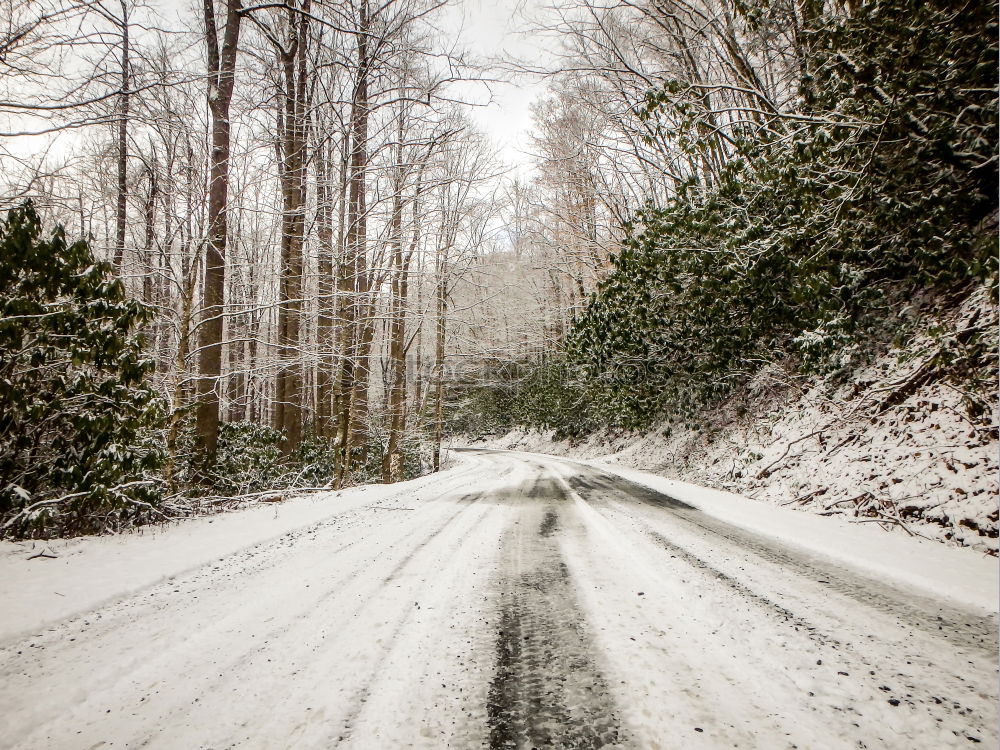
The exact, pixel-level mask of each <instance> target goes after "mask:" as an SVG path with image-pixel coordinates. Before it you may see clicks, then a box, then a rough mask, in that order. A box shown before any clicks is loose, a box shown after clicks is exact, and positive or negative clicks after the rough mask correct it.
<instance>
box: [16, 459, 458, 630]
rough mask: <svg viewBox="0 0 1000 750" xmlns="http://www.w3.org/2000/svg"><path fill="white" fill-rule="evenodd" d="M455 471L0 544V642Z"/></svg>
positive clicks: (408, 491) (434, 480) (412, 490)
mask: <svg viewBox="0 0 1000 750" xmlns="http://www.w3.org/2000/svg"><path fill="white" fill-rule="evenodd" d="M453 466H454V468H451V469H449V470H448V471H446V472H442V473H440V474H437V475H433V474H431V475H428V476H424V477H420V478H418V479H414V480H412V481H409V482H401V483H398V484H394V485H367V486H363V487H354V488H350V489H347V490H342V491H339V492H321V493H314V494H310V495H305V496H300V497H295V498H290V499H288V500H285V501H284V502H280V503H267V504H259V505H254V506H251V507H249V508H246V509H243V510H239V511H233V512H230V513H221V514H219V515H214V516H211V517H203V518H194V519H185V520H181V521H177V522H174V523H170V524H166V525H162V526H146V527H143V528H140V529H139V530H137V531H135V532H131V533H126V534H120V535H116V536H102V537H77V538H73V539H56V540H51V541H46V542H40V541H25V542H0V602H3V605H2V609H0V643H4V642H7V641H8V640H11V639H15V638H18V637H19V636H24V635H27V634H31V633H37V632H38V631H39V630H41V629H42V628H44V627H45V626H47V625H49V624H52V623H55V622H58V621H60V620H63V619H65V618H67V617H70V616H73V615H76V614H80V613H83V612H87V611H89V610H91V609H95V608H97V607H100V606H102V605H104V604H106V603H108V602H111V601H115V600H118V599H121V598H124V597H126V596H129V595H131V594H133V593H135V592H136V591H139V590H141V589H144V588H146V587H148V586H152V585H154V584H157V583H160V582H162V581H164V580H166V579H169V578H173V577H175V576H180V575H183V574H185V573H187V572H189V571H192V570H194V569H196V568H199V567H201V566H203V565H207V564H209V563H212V562H214V561H216V560H219V559H220V558H223V557H225V556H226V555H230V554H232V553H234V552H237V551H239V550H242V549H245V548H248V547H253V546H255V545H258V544H262V543H265V542H268V541H270V540H273V539H276V538H278V537H281V536H284V535H286V534H288V533H290V532H293V531H295V530H297V529H301V528H303V527H306V526H310V525H312V524H315V523H318V522H321V521H323V520H325V519H328V518H330V517H331V516H336V515H338V514H340V513H344V512H347V511H350V510H354V509H357V508H362V507H365V506H371V505H374V504H376V503H382V502H386V501H389V500H391V499H393V498H397V497H399V496H404V495H412V494H413V493H414V492H416V491H418V490H419V489H420V488H422V487H424V486H425V485H426V484H428V483H431V482H437V481H438V480H439V478H440V477H442V476H447V475H448V474H449V473H451V472H454V471H456V470H457V469H458V468H459V467H460V466H461V463H460V462H455V463H454V464H453ZM40 554H41V556H39V555H40ZM49 555H54V557H50V556H49Z"/></svg>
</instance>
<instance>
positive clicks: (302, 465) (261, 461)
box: [184, 422, 337, 497]
mask: <svg viewBox="0 0 1000 750" xmlns="http://www.w3.org/2000/svg"><path fill="white" fill-rule="evenodd" d="M282 440H283V435H282V433H281V431H280V430H276V429H274V428H273V427H268V426H266V425H261V424H256V423H254V422H228V423H223V424H221V425H219V444H218V448H217V450H216V457H215V463H214V464H213V465H212V467H211V468H210V469H208V470H206V469H204V468H203V467H197V466H195V465H194V464H193V462H194V461H195V460H196V458H197V456H196V453H195V452H194V451H191V452H190V454H189V459H188V464H189V466H188V467H187V473H186V476H190V477H195V476H197V477H198V478H199V479H200V483H201V489H202V490H207V491H209V492H211V493H217V494H220V495H227V496H232V497H236V496H239V495H247V494H251V493H255V492H265V491H267V490H284V489H294V488H296V487H325V486H327V485H329V484H330V483H331V482H332V481H333V479H334V477H335V476H336V472H337V460H336V451H335V450H334V446H333V445H332V444H331V443H330V442H329V441H328V440H325V439H323V438H320V437H316V436H315V435H306V436H305V438H304V439H303V440H302V443H301V444H300V445H299V446H298V448H296V449H295V450H294V451H292V452H291V453H289V454H287V455H285V454H283V453H282V452H281V443H282ZM184 442H185V444H193V442H194V436H193V429H192V426H189V427H188V430H187V431H186V433H185V440H184Z"/></svg>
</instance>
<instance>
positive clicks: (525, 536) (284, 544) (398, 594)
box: [0, 451, 998, 749]
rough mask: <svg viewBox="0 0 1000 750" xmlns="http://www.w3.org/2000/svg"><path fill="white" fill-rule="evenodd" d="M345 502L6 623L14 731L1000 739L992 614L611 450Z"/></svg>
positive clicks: (38, 740)
mask: <svg viewBox="0 0 1000 750" xmlns="http://www.w3.org/2000/svg"><path fill="white" fill-rule="evenodd" d="M345 494H346V493H345ZM324 502H326V503H329V512H326V511H323V512H322V513H321V514H319V515H317V516H316V517H315V518H313V517H312V516H309V514H307V516H308V517H304V520H303V522H302V524H301V525H299V526H297V527H295V528H292V529H291V530H284V531H283V533H282V534H281V535H280V536H277V537H276V538H265V539H263V540H257V541H255V542H254V543H252V544H249V545H248V546H243V547H242V548H238V549H237V548H236V547H237V546H238V545H235V543H232V544H231V545H230V547H231V548H225V549H224V550H223V551H222V552H219V553H215V554H212V553H211V550H209V551H208V552H206V551H205V550H204V549H202V550H201V552H200V553H199V554H200V555H201V557H200V558H198V560H197V561H195V562H192V563H191V564H192V565H194V567H193V568H192V567H191V565H188V566H187V567H186V569H185V568H181V569H179V570H183V572H180V573H178V574H177V575H175V576H174V577H173V578H172V579H169V580H165V581H159V582H155V583H154V582H152V581H150V585H146V586H145V587H140V588H139V589H138V590H136V589H135V587H134V585H133V586H131V587H130V588H129V590H127V591H125V590H123V591H121V592H120V594H121V595H120V596H119V597H118V598H117V599H114V598H113V597H105V598H111V599H113V600H112V601H110V602H105V603H103V604H101V605H100V606H96V607H95V608H91V609H88V610H87V611H85V612H83V613H82V614H77V615H73V616H63V617H62V619H60V620H59V621H58V622H54V623H50V624H49V625H46V626H45V627H37V628H35V629H34V630H33V632H32V633H31V634H30V635H28V636H27V637H25V636H24V635H23V634H18V635H16V636H14V635H9V637H7V638H6V640H5V641H3V642H2V643H0V747H3V748H40V747H44V748H137V747H149V748H216V749H220V748H231V747H245V748H293V747H294V748H330V747H353V748H372V749H381V748H397V747H424V748H439V747H458V748H466V747H468V748H478V747H484V748H549V747H551V748H604V747H611V748H613V747H622V748H626V747H629V748H631V747H635V748H698V747H704V748H719V747H740V748H768V749H771V748H796V747H797V748H907V749H910V748H934V749H937V748H945V747H967V746H972V745H975V744H979V743H983V744H984V746H989V747H995V746H996V745H997V741H998V737H997V722H998V711H997V698H998V696H997V618H996V616H995V613H994V612H989V611H987V610H986V609H984V608H982V607H979V606H976V605H975V604H974V603H971V602H966V603H963V602H962V601H960V600H958V599H955V598H946V597H942V596H939V595H937V594H935V593H933V591H932V589H931V588H928V589H927V590H921V589H919V588H916V587H914V586H909V585H905V584H904V583H899V582H896V581H893V580H891V579H889V578H886V576H883V575H880V574H876V573H875V572H873V571H872V570H865V569H864V568H862V567H859V566H855V565H848V564H845V563H843V562H840V561H837V560H836V559H835V558H834V557H831V556H828V555H825V554H820V553H811V552H809V551H808V549H806V548H804V547H802V546H800V545H796V544H792V543H789V542H788V541H787V540H783V539H780V538H778V537H776V536H774V535H768V534H766V533H762V532H761V531H760V530H759V529H754V528H752V524H749V525H748V524H742V525H741V524H735V523H732V522H729V521H727V520H726V519H724V518H720V517H718V515H712V514H710V513H706V512H704V511H703V510H702V509H699V508H698V507H697V506H696V505H693V504H691V503H689V502H685V501H684V500H683V499H682V498H677V497H672V496H670V495H666V494H661V493H659V492H657V491H655V490H653V489H650V488H649V487H647V486H644V485H643V484H639V483H636V482H632V481H630V480H628V479H625V478H622V477H621V476H618V475H616V474H612V473H610V472H609V471H607V470H605V469H602V468H596V467H593V466H585V465H582V464H578V463H574V462H569V461H560V460H556V459H548V458H544V457H539V456H532V455H527V454H517V453H507V452H493V451H469V452H463V454H462V457H461V460H460V461H459V463H458V465H457V466H456V467H455V468H453V469H452V470H450V471H447V472H444V473H442V474H440V475H435V476H432V477H427V478H424V479H422V480H418V482H416V483H410V484H407V485H401V486H400V487H399V488H396V489H381V488H380V489H379V490H378V491H372V492H371V493H370V495H369V496H368V497H367V498H365V497H363V496H361V495H359V494H357V493H355V494H354V495H351V496H350V498H340V499H338V498H335V497H330V498H329V499H327V500H325V501H324ZM309 513H314V511H309ZM234 528H235V527H234ZM234 533H235V531H234ZM183 538H184V537H183V535H181V534H178V535H177V539H178V540H183ZM866 538H867V537H866ZM203 542H204V544H208V543H209V542H210V537H204V540H203ZM157 543H158V545H159V547H157V549H158V550H162V548H163V547H164V545H165V544H169V543H170V537H169V535H167V536H165V537H164V538H163V539H160V540H157ZM178 544H181V542H180V541H178ZM132 549H134V551H135V554H137V555H141V554H142V546H141V544H137V545H133V547H132ZM151 549H152V547H151ZM942 549H943V548H942ZM950 552H955V553H959V552H961V551H959V550H953V551H950ZM157 554H160V552H157ZM961 559H962V560H963V561H964V560H967V559H969V558H967V557H966V558H961ZM10 560H11V558H10V556H8V557H7V558H4V561H3V562H2V563H0V577H3V576H5V575H8V577H10V576H14V577H15V578H16V575H17V570H15V567H16V566H14V564H13V563H11V562H10ZM209 560H210V562H205V561H209ZM16 562H17V564H18V565H23V561H22V560H17V561H16ZM48 562H49V561H47V560H45V559H41V560H34V561H32V562H31V564H32V565H44V564H47V563H48ZM201 563H204V564H201ZM991 563H995V561H988V562H984V563H983V564H982V565H979V567H977V566H976V565H972V566H971V568H970V570H973V571H979V570H981V571H989V573H990V574H993V573H992V571H991V568H990V567H989V566H990V564H991ZM137 565H141V561H139V560H137ZM977 565H978V561H977ZM5 567H7V568H9V569H8V570H5ZM960 567H961V566H960ZM95 569H96V568H95ZM81 571H83V572H85V571H86V560H83V559H82V560H81V565H80V568H79V569H78V570H77V571H76V572H75V575H77V576H79V575H80V574H81ZM66 575H67V576H69V577H70V578H71V576H72V574H71V572H70V571H67V573H66ZM984 575H986V573H984ZM41 580H45V581H46V582H49V579H44V578H43V579H41ZM154 580H155V579H154ZM111 588H113V586H112V587H111ZM4 596H5V597H6V598H7V602H6V603H0V624H2V623H3V620H4V617H5V614H4V612H5V609H7V608H9V609H7V611H11V612H13V611H21V610H18V609H17V605H18V602H16V601H14V599H16V598H17V597H18V596H19V594H18V593H17V591H15V590H13V589H11V588H8V589H5V590H4ZM24 596H25V597H29V600H30V595H29V594H28V593H25V594H24ZM30 601H33V600H30ZM82 601H83V600H82V599H81V602H82ZM94 604H95V605H96V604H98V602H96V601H95V602H94ZM21 609H22V610H23V607H22V608H21ZM37 621H38V622H43V621H45V618H44V617H41V615H40V616H39V619H38V620H37ZM25 622H28V620H25Z"/></svg>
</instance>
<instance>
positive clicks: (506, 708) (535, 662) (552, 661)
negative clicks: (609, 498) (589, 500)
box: [487, 478, 624, 750]
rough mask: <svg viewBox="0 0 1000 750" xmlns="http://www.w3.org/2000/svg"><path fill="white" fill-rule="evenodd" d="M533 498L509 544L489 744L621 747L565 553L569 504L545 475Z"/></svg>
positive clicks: (507, 747)
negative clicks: (563, 525) (561, 537)
mask: <svg viewBox="0 0 1000 750" xmlns="http://www.w3.org/2000/svg"><path fill="white" fill-rule="evenodd" d="M527 495H528V498H527V499H526V500H524V501H522V502H524V507H525V510H524V512H523V513H522V514H521V520H520V521H519V522H518V523H517V524H516V525H515V527H514V529H513V530H511V531H510V532H508V533H507V535H506V536H505V538H504V542H503V550H504V551H503V556H502V557H503V559H505V560H506V561H507V563H506V565H507V569H506V570H505V571H504V574H503V579H502V582H501V584H500V589H501V595H500V618H499V620H500V621H499V628H498V635H497V643H496V653H497V656H496V659H497V661H496V671H495V674H494V677H493V680H492V682H491V684H490V691H489V697H488V702H487V721H488V725H489V747H490V748H491V750H512V749H515V748H545V747H558V748H567V749H568V748H580V749H583V748H586V749H588V750H589V749H591V748H593V749H594V750H596V749H597V748H604V747H616V746H620V743H622V741H623V736H624V733H623V730H622V729H621V727H620V722H619V720H618V716H617V714H616V710H615V706H614V701H613V698H612V695H611V692H610V690H609V686H608V684H607V682H606V680H605V679H604V677H603V676H602V674H601V672H600V670H599V669H598V667H597V665H596V663H595V658H594V655H593V646H592V643H591V639H590V637H589V634H588V632H587V625H586V623H585V622H584V619H583V616H582V614H581V612H580V608H579V604H578V602H577V598H576V593H575V591H574V587H573V583H572V581H571V580H570V575H569V569H568V567H567V566H566V563H565V562H564V560H563V559H562V555H561V553H560V551H559V541H558V532H559V519H560V509H559V508H560V505H562V506H564V507H568V502H567V501H568V498H567V497H566V496H565V494H564V493H563V491H562V489H561V488H560V487H559V486H558V484H557V483H556V482H554V481H552V480H551V479H548V478H539V479H538V480H537V481H536V482H535V483H534V485H533V486H532V487H531V489H530V490H529V491H528V493H527ZM552 499H555V501H556V502H555V503H553V504H549V505H547V506H544V507H543V506H542V505H541V504H540V503H538V500H547V501H549V502H550V503H551V501H552ZM542 511H544V512H543V513H542ZM540 513H541V518H540V520H539V519H538V516H539V514H540Z"/></svg>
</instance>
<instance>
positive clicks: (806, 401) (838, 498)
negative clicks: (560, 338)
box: [476, 295, 1000, 555]
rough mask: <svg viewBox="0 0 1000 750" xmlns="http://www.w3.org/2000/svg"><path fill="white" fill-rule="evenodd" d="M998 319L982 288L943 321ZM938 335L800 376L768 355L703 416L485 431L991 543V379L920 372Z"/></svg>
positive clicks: (986, 547)
mask: <svg viewBox="0 0 1000 750" xmlns="http://www.w3.org/2000/svg"><path fill="white" fill-rule="evenodd" d="M995 319H996V308H995V307H994V306H993V305H992V303H990V302H989V300H988V299H987V298H985V297H983V296H981V295H980V296H975V295H974V296H973V297H972V298H971V299H970V300H969V301H968V302H967V304H966V305H965V306H963V307H962V308H961V309H960V310H959V311H958V312H957V313H955V314H954V316H953V319H951V320H949V321H948V326H949V328H950V329H952V330H954V331H962V330H971V329H972V328H974V327H976V328H981V327H982V326H988V325H990V324H991V323H990V321H994V322H995ZM954 337H955V338H960V337H959V336H957V334H956V335H955V336H954ZM938 347H939V343H938V342H937V341H936V340H935V339H934V338H933V337H932V336H931V335H930V334H922V335H920V336H915V337H914V338H913V340H912V341H911V342H910V346H909V347H908V349H907V350H906V351H903V350H900V349H894V350H890V351H887V352H885V353H884V354H882V355H881V356H879V357H877V358H875V360H874V361H873V362H872V363H871V364H870V365H868V366H866V367H863V368H860V369H858V370H856V371H855V372H853V373H852V374H851V376H850V378H848V379H847V380H846V381H834V380H832V379H825V378H820V377H812V378H804V377H799V376H794V375H791V374H789V373H787V372H784V371H783V370H781V368H778V367H773V366H772V367H770V368H766V369H765V370H764V371H762V372H761V373H759V374H758V376H757V377H756V378H755V379H754V380H753V381H752V382H751V383H750V384H749V385H748V386H747V387H746V388H744V389H743V390H741V391H740V392H738V393H736V394H734V395H733V396H732V397H731V398H730V399H729V401H727V402H726V403H724V404H722V405H721V406H719V407H718V408H716V409H711V410H705V411H704V412H703V413H702V414H701V415H700V416H699V418H698V419H697V420H691V421H689V422H687V423H684V422H675V423H672V424H671V423H663V424H659V425H657V426H656V427H654V428H653V429H651V430H649V431H648V432H644V433H631V434H629V433H626V434H618V435H612V434H607V433H604V434H596V435H592V436H590V437H589V438H587V439H586V440H584V441H580V442H577V443H568V442H561V441H555V440H552V439H551V436H550V435H547V434H541V433H538V432H525V431H516V432H512V433H510V434H509V435H505V436H503V437H500V438H493V439H490V440H489V441H481V442H478V443H476V445H479V446H483V447H496V448H504V449H517V450H527V451H537V452H541V453H550V454H557V455H562V456H567V457H575V458H597V457H604V459H605V460H606V461H607V462H608V463H613V464H615V465H619V466H623V467H628V468H633V469H642V470H645V471H650V472H653V473H655V474H659V475H661V476H666V477H670V478H673V479H678V480H681V481H686V482H692V483H695V484H698V485H704V486H710V487H714V488H717V489H723V490H729V491H731V492H735V493H738V494H741V495H746V496H749V497H753V498H757V499H760V500H765V501H767V502H770V503H773V504H777V505H789V506H792V507H794V508H796V509H799V510H808V511H812V512H816V513H821V514H824V515H841V516H844V517H850V518H853V519H856V520H857V521H860V522H861V523H863V524H866V525H871V524H882V525H883V526H884V527H886V528H892V529H895V530H897V531H900V532H901V533H906V532H909V533H913V534H918V535H921V536H925V537H928V538H933V539H937V540H940V541H944V542H950V543H953V544H956V545H959V546H966V547H972V548H973V549H977V550H980V551H987V552H990V553H991V554H994V555H995V554H997V551H998V535H1000V509H998V472H1000V466H998V455H1000V443H998V440H997V435H998V428H997V424H998V415H997V404H996V392H995V380H991V381H990V383H991V385H990V388H992V389H993V390H992V392H991V393H989V394H985V395H984V394H983V393H973V392H969V391H968V390H963V389H961V388H958V387H957V386H955V385H954V384H952V383H949V382H946V381H943V380H933V379H930V378H928V377H925V376H926V374H927V372H929V371H930V370H929V369H928V363H932V362H933V361H934V357H935V356H937V355H936V354H935V352H939V349H938ZM982 375H983V377H987V375H988V374H987V373H983V374H982Z"/></svg>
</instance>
